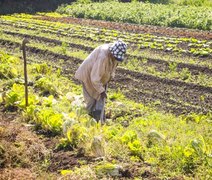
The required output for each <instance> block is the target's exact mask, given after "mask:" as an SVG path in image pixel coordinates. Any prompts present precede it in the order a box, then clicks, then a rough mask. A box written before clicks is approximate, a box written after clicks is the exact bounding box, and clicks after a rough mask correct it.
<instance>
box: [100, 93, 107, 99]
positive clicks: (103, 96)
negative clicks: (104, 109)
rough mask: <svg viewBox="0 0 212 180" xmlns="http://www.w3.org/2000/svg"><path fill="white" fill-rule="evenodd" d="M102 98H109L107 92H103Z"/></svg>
mask: <svg viewBox="0 0 212 180" xmlns="http://www.w3.org/2000/svg"><path fill="white" fill-rule="evenodd" d="M101 98H102V99H104V98H107V94H106V92H105V91H104V92H102V93H101Z"/></svg>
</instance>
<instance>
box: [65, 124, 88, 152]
mask: <svg viewBox="0 0 212 180" xmlns="http://www.w3.org/2000/svg"><path fill="white" fill-rule="evenodd" d="M88 138H89V134H88V130H87V129H86V128H85V127H83V126H81V124H75V125H73V126H71V127H70V128H69V129H68V131H67V139H68V141H69V142H70V144H71V145H72V146H73V147H75V148H76V147H83V145H85V143H86V140H88Z"/></svg>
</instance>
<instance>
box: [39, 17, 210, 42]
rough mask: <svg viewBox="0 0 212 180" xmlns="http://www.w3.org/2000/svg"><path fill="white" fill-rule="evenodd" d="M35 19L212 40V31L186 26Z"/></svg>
mask: <svg viewBox="0 0 212 180" xmlns="http://www.w3.org/2000/svg"><path fill="white" fill-rule="evenodd" d="M35 19H41V20H47V21H56V22H63V23H71V24H73V23H75V24H81V25H83V26H85V25H87V26H97V27H101V28H108V29H117V30H119V31H128V32H134V33H150V34H154V35H159V36H173V37H188V38H190V37H192V38H197V39H205V40H211V39H212V33H211V32H210V31H201V30H191V29H186V28H170V27H159V26H144V25H135V24H129V23H115V22H108V21H100V20H91V19H81V18H72V17H49V16H37V17H36V16H35Z"/></svg>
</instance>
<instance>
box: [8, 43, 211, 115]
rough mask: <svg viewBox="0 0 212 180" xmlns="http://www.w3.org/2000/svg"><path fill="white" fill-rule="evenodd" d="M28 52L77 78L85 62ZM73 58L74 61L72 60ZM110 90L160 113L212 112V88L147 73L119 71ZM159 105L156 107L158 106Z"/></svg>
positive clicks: (33, 51)
mask: <svg viewBox="0 0 212 180" xmlns="http://www.w3.org/2000/svg"><path fill="white" fill-rule="evenodd" d="M4 43H5V44H7V45H8V43H9V44H10V45H11V44H13V45H14V46H16V47H17V46H20V45H19V44H17V43H13V42H4ZM27 50H28V53H32V54H36V55H37V56H40V57H39V59H48V60H49V63H51V62H57V59H63V60H64V64H62V68H63V73H64V74H67V75H68V76H69V77H71V78H72V79H73V76H72V75H73V74H74V73H75V71H76V69H77V67H78V66H79V64H80V63H81V62H82V61H81V60H80V59H77V58H70V57H68V56H66V55H60V54H57V53H54V52H50V51H47V50H45V51H44V50H41V49H37V48H30V47H28V48H27ZM70 59H71V60H70ZM109 87H110V88H112V89H117V88H118V87H119V88H120V89H121V90H122V92H123V93H124V94H125V95H126V96H127V97H128V98H130V99H133V100H135V101H136V102H141V103H144V104H153V105H156V107H157V108H158V109H160V110H164V111H166V112H171V113H174V114H176V115H179V114H189V113H192V112H196V113H208V112H211V109H212V88H211V87H204V86H200V85H195V84H192V83H186V82H182V81H177V80H170V79H167V78H159V77H156V76H152V75H148V74H143V73H139V72H134V71H129V70H125V69H122V68H118V70H117V73H116V77H115V79H114V80H113V81H111V83H110V85H109ZM155 103H156V104H155Z"/></svg>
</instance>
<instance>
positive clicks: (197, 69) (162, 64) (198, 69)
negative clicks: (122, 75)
mask: <svg viewBox="0 0 212 180" xmlns="http://www.w3.org/2000/svg"><path fill="white" fill-rule="evenodd" d="M3 32H4V33H5V34H9V35H14V36H19V37H26V38H30V39H33V40H38V41H42V42H44V43H47V42H48V43H54V44H56V45H62V41H60V40H55V39H50V38H46V37H38V36H33V35H28V34H21V33H16V32H10V31H3ZM68 45H69V46H70V47H73V48H77V49H82V50H85V51H88V52H91V51H92V50H93V49H94V48H93V47H89V46H85V45H80V44H74V43H68ZM126 57H127V59H128V58H129V60H130V59H133V58H136V59H138V60H142V59H143V57H141V56H135V55H130V54H127V55H126ZM145 59H146V60H147V62H148V64H153V65H156V66H159V67H158V68H157V69H159V70H160V69H161V70H163V71H166V70H168V69H169V65H170V63H175V62H174V61H169V62H167V61H164V60H161V59H152V58H145ZM184 68H188V70H189V71H190V72H191V73H192V74H195V75H198V74H199V73H203V74H209V75H211V74H212V69H210V68H208V67H204V66H198V65H193V64H186V63H177V69H178V71H179V70H182V69H184Z"/></svg>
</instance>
